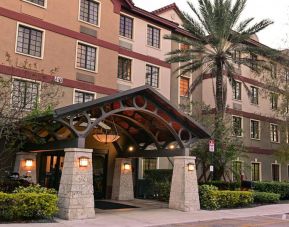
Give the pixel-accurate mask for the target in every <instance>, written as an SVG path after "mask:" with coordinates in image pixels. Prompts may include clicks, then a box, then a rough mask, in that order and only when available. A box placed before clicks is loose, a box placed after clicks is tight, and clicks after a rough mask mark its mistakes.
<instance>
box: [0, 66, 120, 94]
mask: <svg viewBox="0 0 289 227" xmlns="http://www.w3.org/2000/svg"><path fill="white" fill-rule="evenodd" d="M0 73H1V74H6V75H9V76H16V77H21V78H26V79H30V80H35V81H42V82H46V83H53V82H54V77H53V76H51V75H47V74H43V73H38V72H33V71H29V70H26V69H20V68H15V67H11V66H6V65H1V64H0ZM59 85H61V86H64V87H71V88H78V89H81V90H86V91H92V92H96V93H100V94H106V95H111V94H114V93H117V92H118V91H117V90H116V89H111V88H106V87H101V86H97V85H94V84H89V83H84V82H81V81H76V80H70V79H65V78H64V79H63V83H61V84H60V83H59Z"/></svg>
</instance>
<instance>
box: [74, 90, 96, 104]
mask: <svg viewBox="0 0 289 227" xmlns="http://www.w3.org/2000/svg"><path fill="white" fill-rule="evenodd" d="M94 98H95V94H94V93H90V92H84V91H79V90H75V92H74V103H75V104H77V103H84V102H90V101H92V100H93V99H94Z"/></svg>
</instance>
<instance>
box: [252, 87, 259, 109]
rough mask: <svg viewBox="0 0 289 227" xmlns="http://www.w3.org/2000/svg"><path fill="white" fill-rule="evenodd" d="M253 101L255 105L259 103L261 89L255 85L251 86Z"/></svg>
mask: <svg viewBox="0 0 289 227" xmlns="http://www.w3.org/2000/svg"><path fill="white" fill-rule="evenodd" d="M251 103H252V104H255V105H258V104H259V89H258V88H257V87H253V86H251Z"/></svg>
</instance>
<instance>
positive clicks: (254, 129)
mask: <svg viewBox="0 0 289 227" xmlns="http://www.w3.org/2000/svg"><path fill="white" fill-rule="evenodd" d="M250 127H251V130H250V131H251V132H250V134H251V139H257V140H259V139H260V121H257V120H251V121H250Z"/></svg>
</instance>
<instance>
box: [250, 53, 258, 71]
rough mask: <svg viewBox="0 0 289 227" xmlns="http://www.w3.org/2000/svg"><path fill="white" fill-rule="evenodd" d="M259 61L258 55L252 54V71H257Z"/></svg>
mask: <svg viewBox="0 0 289 227" xmlns="http://www.w3.org/2000/svg"><path fill="white" fill-rule="evenodd" d="M257 61H258V57H257V55H256V54H251V69H252V70H256V69H257Z"/></svg>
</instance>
